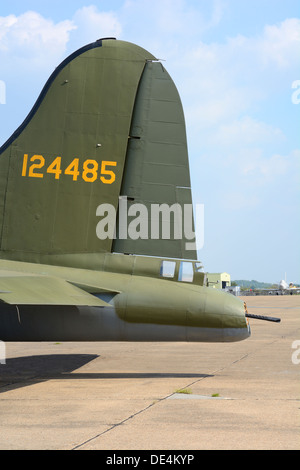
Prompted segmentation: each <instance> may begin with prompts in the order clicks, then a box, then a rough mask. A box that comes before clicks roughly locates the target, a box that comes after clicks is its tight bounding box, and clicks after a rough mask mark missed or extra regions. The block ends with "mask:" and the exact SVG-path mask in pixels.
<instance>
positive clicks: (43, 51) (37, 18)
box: [0, 11, 76, 64]
mask: <svg viewBox="0 0 300 470" xmlns="http://www.w3.org/2000/svg"><path fill="white" fill-rule="evenodd" d="M75 27H76V26H75V25H74V24H73V22H72V21H70V20H65V21H61V22H58V23H56V24H55V23H54V22H53V21H52V20H49V19H46V18H44V17H43V16H42V15H40V14H39V13H37V12H35V11H27V12H26V13H23V14H21V15H19V16H16V15H9V16H6V17H0V58H1V60H4V57H5V59H6V61H7V60H9V62H11V61H14V62H16V60H21V61H22V62H23V63H25V62H27V63H28V61H29V62H30V63H32V62H36V61H39V63H40V64H43V63H47V62H49V61H51V60H57V59H58V58H60V57H61V55H62V54H63V53H64V52H65V50H66V47H67V43H68V41H69V37H70V32H71V31H72V30H73V29H75Z"/></svg>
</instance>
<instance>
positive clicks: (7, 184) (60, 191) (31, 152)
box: [0, 39, 154, 262]
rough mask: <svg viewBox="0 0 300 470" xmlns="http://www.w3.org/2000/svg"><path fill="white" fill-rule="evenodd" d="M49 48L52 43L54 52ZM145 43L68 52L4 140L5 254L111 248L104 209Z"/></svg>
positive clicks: (0, 232) (116, 181) (118, 167)
mask: <svg viewBox="0 0 300 470" xmlns="http://www.w3.org/2000/svg"><path fill="white" fill-rule="evenodd" d="M46 52H47V51H45V53H46ZM151 59H154V57H153V56H152V55H151V54H149V53H148V52H147V51H145V50H144V49H142V48H140V47H138V46H135V45H134V44H130V43H127V42H124V41H116V40H113V39H107V40H99V41H97V42H95V43H93V44H90V45H88V46H85V47H83V48H82V49H80V50H78V51H76V52H75V53H74V54H72V55H71V56H70V57H68V58H67V59H66V60H65V61H64V62H63V63H62V64H61V65H60V66H59V67H57V69H56V70H55V71H54V73H53V74H52V76H51V77H50V78H49V80H48V82H47V83H46V85H45V87H44V89H43V91H42V93H41V95H40V97H39V98H38V100H37V102H36V104H35V106H34V107H33V109H32V111H31V112H30V114H29V115H28V117H27V118H26V119H25V121H24V123H23V124H22V125H21V126H20V127H19V128H18V129H17V131H16V132H15V133H14V134H13V135H12V137H11V138H10V139H9V140H8V141H7V142H6V143H5V144H4V145H3V146H2V147H1V148H0V201H1V202H0V204H1V206H0V236H1V240H0V242H1V246H0V250H1V254H0V256H1V257H2V258H7V259H17V260H21V261H22V260H24V261H32V262H39V261H40V259H41V258H43V257H44V256H45V255H47V256H48V255H61V254H72V253H82V254H85V253H99V252H110V251H111V246H112V240H111V239H106V240H100V239H99V238H98V237H97V236H96V224H97V220H98V219H97V217H96V210H97V207H98V205H99V204H101V203H109V204H111V205H113V206H114V207H115V208H116V209H117V207H118V200H119V194H120V187H121V182H122V177H123V171H124V163H125V157H126V151H127V144H128V135H129V131H130V125H131V119H132V112H133V106H134V103H135V97H136V93H137V89H138V84H139V81H140V77H141V75H142V72H143V69H144V67H145V63H146V61H147V60H151Z"/></svg>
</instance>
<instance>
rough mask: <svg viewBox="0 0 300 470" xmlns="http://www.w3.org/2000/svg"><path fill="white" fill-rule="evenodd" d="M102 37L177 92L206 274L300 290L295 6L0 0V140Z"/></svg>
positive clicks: (263, 0)
mask: <svg viewBox="0 0 300 470" xmlns="http://www.w3.org/2000/svg"><path fill="white" fill-rule="evenodd" d="M103 37H116V38H117V39H121V40H125V41H129V42H133V43H135V44H138V45H139V46H142V47H143V48H145V49H147V50H148V51H149V52H150V53H152V54H153V55H155V56H156V57H157V58H159V59H161V60H163V61H164V62H163V65H164V66H165V68H166V69H167V70H168V72H169V73H170V75H171V77H172V78H173V80H174V82H175V84H176V86H177V88H178V91H179V94H180V97H181V100H182V104H183V108H184V113H185V119H186V130H187V139H188V150H189V160H190V172H191V182H192V195H193V202H194V204H203V205H204V244H203V247H202V248H201V249H200V250H199V251H198V258H199V260H201V261H202V262H203V264H204V268H205V271H207V272H228V273H229V274H230V275H231V279H248V280H251V279H255V280H258V281H265V282H272V283H273V282H274V283H276V282H279V281H280V280H281V279H284V278H286V280H287V281H288V282H295V283H300V243H299V240H300V237H299V235H300V171H299V170H300V142H299V136H300V133H299V131H300V126H299V124H300V118H299V111H300V5H299V0H284V1H283V0H251V2H250V1H248V0H116V1H114V0H110V1H107V0H101V1H100V0H64V1H63V2H62V1H61V0H59V1H58V0H51V1H50V0H43V1H40V0H27V1H26V0H10V1H5V0H0V145H2V144H3V143H4V142H5V141H6V140H7V139H8V138H9V137H10V135H11V134H12V133H13V132H14V130H15V129H16V128H17V127H18V126H19V125H20V124H21V123H22V122H23V120H24V119H25V117H26V116H27V114H28V113H29V111H30V110H31V108H32V106H33V104H34V103H35V101H36V99H37V97H38V95H39V93H40V91H41V90H42V88H43V86H44V84H45V82H46V81H47V79H48V77H49V76H50V74H51V73H52V72H53V70H54V69H55V67H57V65H59V64H60V62H61V61H62V60H63V59H64V58H66V57H67V56H68V55H69V54H71V53H72V52H74V51H75V50H77V49H78V48H80V47H81V46H84V45H85V44H88V43H90V42H93V41H95V40H96V39H99V38H103Z"/></svg>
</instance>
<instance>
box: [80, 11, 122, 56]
mask: <svg viewBox="0 0 300 470" xmlns="http://www.w3.org/2000/svg"><path fill="white" fill-rule="evenodd" d="M72 22H73V23H74V24H75V25H76V31H75V33H74V34H73V35H72V36H73V37H72V47H74V42H76V43H78V47H80V46H83V45H85V44H87V43H89V42H94V41H96V40H97V39H100V38H104V37H116V38H117V39H118V38H119V37H120V36H121V34H122V26H121V23H120V21H119V19H118V17H117V14H116V13H114V12H109V11H108V12H102V11H99V10H98V8H97V7H96V6H95V5H90V6H85V7H83V8H80V9H79V10H77V11H76V12H75V14H74V16H73V18H72Z"/></svg>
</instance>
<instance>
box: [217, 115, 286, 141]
mask: <svg viewBox="0 0 300 470" xmlns="http://www.w3.org/2000/svg"><path fill="white" fill-rule="evenodd" d="M284 140H285V136H284V134H283V132H282V130H281V129H280V128H278V127H274V126H271V125H269V124H266V123H265V122H262V121H258V120H257V119H254V118H252V117H250V116H243V117H241V119H239V120H232V121H231V122H229V123H224V124H221V125H220V126H219V128H218V131H217V133H216V134H215V136H214V141H215V143H217V144H218V145H221V146H234V147H237V146H238V147H241V146H245V145H247V146H248V145H252V146H253V145H255V146H257V145H261V144H266V143H274V142H282V141H284Z"/></svg>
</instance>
